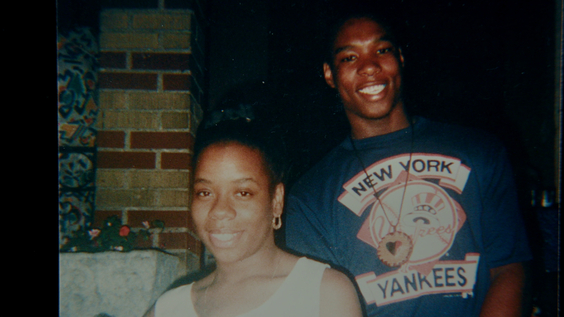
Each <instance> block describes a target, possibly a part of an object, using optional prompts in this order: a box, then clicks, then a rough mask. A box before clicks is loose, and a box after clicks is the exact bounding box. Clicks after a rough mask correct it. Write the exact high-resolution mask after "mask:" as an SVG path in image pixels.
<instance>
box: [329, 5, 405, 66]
mask: <svg viewBox="0 0 564 317" xmlns="http://www.w3.org/2000/svg"><path fill="white" fill-rule="evenodd" d="M352 19H369V20H371V21H374V22H376V23H378V24H379V25H380V26H381V27H382V28H383V29H384V30H385V31H386V38H387V40H389V41H390V42H391V43H392V44H393V45H394V46H395V47H396V48H401V47H402V45H401V40H400V37H399V36H398V34H396V32H395V29H396V28H397V27H396V26H395V25H394V21H393V19H392V18H390V17H387V16H385V15H384V14H380V15H376V14H372V13H366V12H348V13H345V14H344V15H340V16H338V17H336V18H335V19H333V20H332V21H330V23H329V25H330V28H329V29H328V31H327V33H326V35H325V40H324V44H325V45H324V50H323V52H324V57H323V61H324V62H325V63H327V64H328V65H329V66H331V68H333V66H334V65H333V60H334V57H335V52H334V51H333V49H334V47H333V45H334V43H335V40H336V39H337V35H338V34H339V31H340V29H341V27H342V26H343V25H344V24H345V23H346V22H347V21H349V20H352Z"/></svg>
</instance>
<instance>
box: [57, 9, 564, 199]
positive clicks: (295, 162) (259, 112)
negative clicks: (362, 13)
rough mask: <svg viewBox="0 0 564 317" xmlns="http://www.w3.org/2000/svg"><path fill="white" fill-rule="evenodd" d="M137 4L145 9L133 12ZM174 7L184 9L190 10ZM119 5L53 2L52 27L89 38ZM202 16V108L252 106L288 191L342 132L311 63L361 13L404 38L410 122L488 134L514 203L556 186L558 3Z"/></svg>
mask: <svg viewBox="0 0 564 317" xmlns="http://www.w3.org/2000/svg"><path fill="white" fill-rule="evenodd" d="M557 1H560V3H559V5H557ZM122 2H123V1H122ZM129 2H131V1H129ZM129 2H127V1H125V2H124V3H129ZM145 2H147V3H149V2H151V1H148V0H145V1H142V0H139V1H133V2H132V4H131V5H139V3H145ZM176 2H179V3H178V4H177V5H179V6H180V7H182V6H183V4H182V3H184V2H185V3H186V4H184V6H185V7H189V6H190V3H191V2H192V1H189V0H186V1H183V0H177V1H176ZM180 2H182V3H180ZM116 3H120V1H117V0H115V1H114V0H58V2H57V5H58V9H57V10H58V25H59V27H60V28H61V29H65V28H69V27H72V26H74V25H85V26H92V27H93V28H95V29H96V28H97V26H98V16H99V10H100V8H101V7H104V6H114V7H115V4H116ZM171 3H174V1H173V2H171ZM202 5H203V8H204V15H205V17H204V19H203V20H202V21H201V24H202V26H203V27H205V28H206V29H207V31H208V36H207V43H206V45H207V57H208V60H207V68H208V70H209V72H208V77H207V82H206V83H204V86H205V87H207V88H206V92H207V98H206V100H205V108H206V110H208V111H209V110H213V109H219V108H228V107H236V106H237V105H238V104H241V103H244V104H255V106H254V107H255V112H256V116H258V117H260V120H262V121H265V122H271V125H272V126H276V127H279V128H280V129H281V131H282V132H283V134H284V136H285V137H286V142H287V146H288V149H289V153H290V160H291V162H292V167H293V169H292V171H293V172H292V174H291V179H290V183H291V182H293V181H294V180H295V179H296V178H297V177H298V176H299V175H301V173H303V171H305V170H307V169H308V168H309V167H311V165H312V164H314V163H315V162H316V161H317V160H319V159H320V158H321V157H322V156H323V155H324V154H325V153H326V152H327V151H328V150H329V149H330V148H332V147H333V146H334V145H335V144H337V143H338V142H340V140H341V139H342V138H343V137H344V136H345V135H346V133H347V132H348V125H347V122H346V120H345V117H344V115H343V112H342V108H341V106H340V104H339V101H338V99H337V98H336V96H335V93H334V91H332V90H331V89H329V87H327V85H326V84H325V81H324V80H323V77H322V73H321V63H322V61H321V58H320V52H321V44H322V43H323V34H324V30H325V29H326V27H327V21H328V20H329V19H331V18H332V17H333V16H334V15H335V14H337V13H342V12H344V11H347V10H350V9H358V8H361V9H362V10H366V11H367V12H370V11H375V12H386V14H387V15H389V16H391V17H394V20H395V22H396V26H398V27H399V29H398V30H400V31H401V32H400V33H401V34H402V35H403V43H404V45H403V53H404V57H405V60H406V62H405V74H404V83H403V85H404V92H405V98H406V99H407V107H408V108H409V109H410V111H411V112H412V113H413V114H418V115H423V116H426V117H429V118H432V119H435V120H440V121H447V122H453V123H458V124H462V125H468V126H475V127H480V128H483V129H486V130H489V131H491V132H493V133H494V134H496V135H497V136H498V137H499V138H501V139H502V141H504V142H505V144H506V146H507V148H508V150H509V152H510V154H511V159H512V160H513V165H514V169H515V171H516V177H517V180H518V182H519V188H520V190H522V191H523V193H524V195H522V197H525V196H526V193H527V192H528V191H529V190H530V189H531V188H532V187H537V188H548V189H553V188H554V187H555V186H556V182H557V175H558V174H559V171H558V168H557V159H556V156H555V154H556V149H557V141H558V138H557V135H558V134H557V130H556V119H557V117H556V116H557V110H558V107H559V105H560V99H559V98H561V97H560V96H559V95H558V92H559V89H560V87H559V82H558V79H559V76H560V74H561V69H556V68H557V67H556V66H555V63H556V60H557V59H559V58H560V57H561V43H560V37H559V35H558V34H557V30H561V20H558V19H560V18H561V17H560V14H561V12H559V10H561V8H562V5H561V0H549V1H531V0H528V1H519V2H516V1H510V0H495V1H492V0H488V1H486V0H472V1H462V0H458V1H448V0H426V1H418V0H388V1H374V0H373V1H358V0H345V1H336V0H309V1H295V0H277V1H261V0H241V1H234V0H207V1H202ZM557 105H558V106H557ZM269 124H270V123H269Z"/></svg>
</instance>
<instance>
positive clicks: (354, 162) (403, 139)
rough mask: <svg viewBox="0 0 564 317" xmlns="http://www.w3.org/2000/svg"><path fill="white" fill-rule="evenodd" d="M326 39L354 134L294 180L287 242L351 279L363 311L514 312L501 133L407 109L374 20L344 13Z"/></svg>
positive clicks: (518, 290)
mask: <svg viewBox="0 0 564 317" xmlns="http://www.w3.org/2000/svg"><path fill="white" fill-rule="evenodd" d="M329 44H330V49H329V52H328V58H327V60H326V62H325V63H324V64H323V72H324V77H325V81H326V82H327V84H328V85H329V86H330V87H332V88H334V89H336V90H337V92H338V94H339V96H340V99H341V101H342V104H343V107H344V110H345V114H346V116H347V118H348V121H349V122H350V126H351V133H350V137H349V138H347V139H346V140H344V141H343V142H342V143H341V144H340V145H339V146H337V147H336V148H335V149H333V150H332V151H331V152H330V153H329V154H328V155H327V156H326V157H325V158H324V159H322V160H321V161H320V162H319V163H318V164H317V165H316V166H314V168H313V169H311V170H310V171H309V172H308V173H306V174H305V175H304V176H303V177H302V179H300V180H299V181H298V182H297V183H296V184H295V185H294V186H293V188H292V190H291V193H290V195H289V198H288V205H287V206H288V207H287V222H286V224H287V227H286V242H287V246H288V247H289V248H290V249H292V250H294V251H296V252H298V253H300V254H305V255H308V256H311V257H314V258H317V259H321V260H324V261H327V262H330V263H331V264H333V265H334V266H335V267H340V268H342V269H343V270H344V271H346V272H347V273H349V274H350V275H351V276H352V277H354V279H355V281H356V283H357V286H358V290H359V292H360V294H361V295H362V296H361V297H362V298H363V299H364V304H365V310H366V312H367V314H368V315H369V316H478V315H481V316H520V315H521V313H522V310H523V309H522V306H523V288H524V285H525V273H524V267H523V262H525V261H528V260H530V259H531V255H530V252H529V249H528V244H527V238H526V235H525V230H524V226H523V223H522V220H521V219H520V213H519V209H518V205H517V199H516V192H515V188H514V182H513V179H512V171H511V168H510V166H509V163H508V160H507V157H506V152H505V150H504V148H503V146H502V145H501V143H500V142H499V141H498V140H497V139H495V138H494V137H492V136H491V135H489V134H487V133H485V132H482V131H478V130H473V129H468V128H463V127H459V126H454V125H448V124H444V123H438V122H433V121H430V120H428V119H425V118H422V117H410V116H408V114H407V113H406V111H405V108H404V102H403V98H402V71H403V66H404V57H403V55H402V52H401V48H400V47H399V45H398V43H397V42H396V39H395V37H394V36H393V33H392V32H391V30H390V28H389V27H388V26H387V25H386V24H384V23H382V22H381V21H380V20H378V19H376V18H374V17H370V16H365V15H362V16H354V17H350V18H348V19H344V20H342V21H341V22H340V23H338V24H337V25H336V28H335V29H334V32H333V34H332V36H331V37H330V41H329Z"/></svg>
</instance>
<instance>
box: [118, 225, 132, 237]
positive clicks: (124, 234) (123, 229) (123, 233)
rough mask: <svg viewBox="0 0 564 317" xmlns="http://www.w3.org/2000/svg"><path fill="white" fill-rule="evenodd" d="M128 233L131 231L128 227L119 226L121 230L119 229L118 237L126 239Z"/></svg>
mask: <svg viewBox="0 0 564 317" xmlns="http://www.w3.org/2000/svg"><path fill="white" fill-rule="evenodd" d="M130 231H131V229H129V227H128V226H121V228H120V229H119V235H120V236H122V237H127V235H128V234H129V232H130Z"/></svg>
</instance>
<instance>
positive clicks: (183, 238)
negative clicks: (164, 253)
mask: <svg viewBox="0 0 564 317" xmlns="http://www.w3.org/2000/svg"><path fill="white" fill-rule="evenodd" d="M159 246H160V247H163V248H165V249H187V250H190V251H191V252H193V253H195V254H200V253H201V252H202V243H201V242H200V241H198V240H197V239H196V238H194V237H193V236H191V235H190V234H189V233H186V232H182V233H161V234H159Z"/></svg>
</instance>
